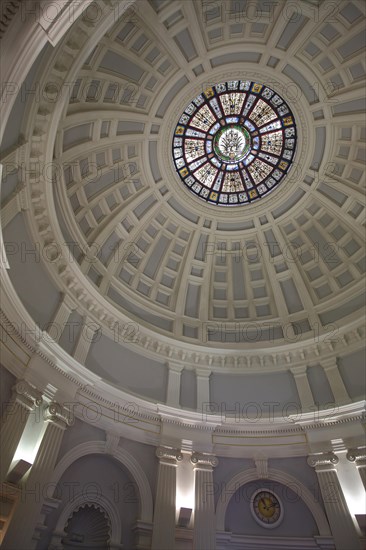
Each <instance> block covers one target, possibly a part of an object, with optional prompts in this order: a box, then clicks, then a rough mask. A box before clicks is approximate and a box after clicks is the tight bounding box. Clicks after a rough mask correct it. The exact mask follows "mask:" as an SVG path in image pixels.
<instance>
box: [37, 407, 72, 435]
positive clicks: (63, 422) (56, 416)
mask: <svg viewBox="0 0 366 550" xmlns="http://www.w3.org/2000/svg"><path fill="white" fill-rule="evenodd" d="M44 419H45V421H46V422H51V423H53V424H54V425H55V426H57V427H58V428H61V429H62V430H65V429H66V428H67V426H71V424H72V419H71V418H70V411H69V410H68V409H65V407H63V406H62V405H60V403H57V402H56V401H53V402H52V403H50V404H49V405H47V407H46V409H45V411H44Z"/></svg>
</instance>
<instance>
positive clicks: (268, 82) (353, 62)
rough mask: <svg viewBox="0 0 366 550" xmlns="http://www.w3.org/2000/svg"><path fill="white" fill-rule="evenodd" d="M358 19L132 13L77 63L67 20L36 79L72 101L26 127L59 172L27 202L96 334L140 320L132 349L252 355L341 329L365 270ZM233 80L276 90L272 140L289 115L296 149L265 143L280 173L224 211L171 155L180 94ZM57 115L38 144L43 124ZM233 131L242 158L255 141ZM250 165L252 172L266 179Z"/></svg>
mask: <svg viewBox="0 0 366 550" xmlns="http://www.w3.org/2000/svg"><path fill="white" fill-rule="evenodd" d="M331 6H333V9H332V10H331V9H330V7H331ZM364 9H365V6H364V4H363V3H362V2H355V1H354V2H341V3H340V4H339V7H338V4H337V5H336V4H334V3H331V4H326V5H325V6H323V7H322V4H320V5H319V6H318V5H317V3H316V2H310V1H309V2H305V1H302V2H297V3H283V2H270V1H264V2H263V1H258V2H250V3H249V2H245V1H241V0H240V1H239V0H235V1H231V2H210V3H206V2H201V1H197V0H195V1H188V0H187V1H184V2H178V1H169V0H163V1H162V0H151V1H149V2H148V1H146V2H137V3H136V4H134V5H132V6H131V8H130V9H129V10H128V11H127V12H125V13H124V14H123V15H122V16H121V17H120V18H118V20H117V21H115V23H114V25H113V26H112V27H111V28H110V30H108V32H107V33H106V34H104V33H103V35H102V34H101V32H99V35H100V36H99V35H98V33H96V38H98V40H97V43H96V44H95V47H94V49H93V50H92V51H90V52H88V57H87V59H85V55H84V58H82V55H83V54H82V53H81V54H80V57H79V58H78V59H77V61H76V62H74V58H75V56H76V53H77V49H78V48H79V49H80V50H81V52H83V50H82V49H81V46H82V45H83V40H84V37H87V36H90V34H91V29H90V25H88V21H87V20H85V19H84V20H80V21H78V22H77V23H76V24H75V25H74V27H73V28H72V29H71V31H70V33H69V35H68V36H67V37H66V39H65V40H64V43H63V44H62V46H61V47H60V48H58V50H57V51H56V52H55V53H54V54H53V55H52V57H50V59H49V61H48V65H47V68H46V70H45V69H44V67H43V68H42V72H43V74H42V75H40V81H41V82H42V83H43V84H42V85H45V84H46V83H48V94H49V97H51V96H52V94H53V93H54V91H53V90H52V82H60V81H62V80H63V79H66V81H68V82H69V83H70V82H72V87H70V94H69V101H65V102H64V103H65V104H64V108H63V113H62V115H61V111H58V113H57V114H55V113H53V112H51V114H50V115H49V116H50V117H51V116H52V117H54V118H53V119H52V117H51V118H49V119H48V120H47V121H46V122H45V116H46V117H47V116H48V113H49V111H48V112H45V113H43V115H42V102H41V104H40V105H38V106H37V109H38V112H37V111H36V108H35V107H34V108H33V113H32V116H31V117H30V119H29V120H30V121H31V122H29V124H33V127H32V128H33V147H34V150H37V152H38V153H39V151H40V150H42V147H43V148H44V151H45V155H46V156H47V154H48V155H50V151H51V147H52V148H53V145H54V162H55V166H57V167H58V166H61V167H62V169H61V170H59V169H57V170H55V175H54V181H53V185H52V186H48V188H47V190H46V193H45V197H42V196H40V197H39V196H38V197H37V188H36V187H34V186H33V188H32V190H31V194H32V195H31V196H32V201H33V205H36V206H35V207H34V209H33V212H32V215H33V220H34V226H33V227H34V228H37V229H36V231H37V232H38V234H39V235H40V238H41V239H43V242H44V243H46V244H47V243H50V242H58V243H61V242H64V243H67V247H68V249H69V251H70V252H69V253H68V254H67V251H66V246H64V247H63V248H62V251H61V252H57V253H56V254H55V256H54V257H52V262H48V265H47V268H48V269H49V271H50V273H51V275H52V277H53V279H54V281H56V282H57V285H58V287H59V288H60V290H62V291H63V292H65V293H66V294H70V295H71V296H72V298H73V299H74V300H75V303H76V304H79V305H80V307H81V308H82V309H84V310H86V311H88V312H89V313H90V315H91V316H92V317H93V316H94V318H95V319H96V320H97V321H98V322H100V323H102V324H103V326H104V325H105V326H107V327H108V329H109V330H112V329H113V327H114V326H116V324H124V325H126V323H129V322H131V323H138V324H139V326H140V327H142V331H143V334H144V338H145V340H143V341H142V345H143V346H145V347H146V346H147V345H148V343H146V342H148V341H151V339H156V340H154V341H156V342H158V343H157V344H156V345H157V346H159V345H163V344H159V342H163V343H164V342H165V343H166V342H169V341H170V340H172V341H173V339H174V342H176V343H177V342H179V341H180V342H181V343H182V344H183V345H185V344H187V345H188V344H194V345H195V346H197V347H198V346H204V347H205V348H212V349H219V348H220V349H224V348H230V349H249V348H250V349H252V348H258V349H262V348H263V347H273V346H281V345H282V346H283V345H288V344H293V345H295V344H296V343H299V342H300V343H303V344H304V343H305V342H310V343H313V342H314V341H315V339H316V338H318V337H319V336H321V335H323V339H324V338H325V339H326V338H329V341H331V335H332V334H334V331H335V330H338V329H339V328H342V327H346V326H351V324H352V323H353V325H354V326H356V325H357V324H358V322H359V320H360V319H361V313H362V312H361V310H360V308H361V306H362V303H363V298H362V294H363V291H364V282H363V273H364V270H365V256H364V248H363V235H364V227H363V222H364V214H365V210H364V204H363V199H362V190H363V186H364V171H363V161H364V157H365V129H364V128H363V127H362V124H361V119H360V113H361V111H362V108H363V103H362V98H363V95H364V88H363V79H364V73H365V64H364V59H363V55H362V47H363V45H362V40H363V34H362V24H363V23H362V21H363V11H364ZM80 45H81V46H80ZM85 51H86V50H85ZM233 81H234V82H243V83H249V84H248V86H253V85H255V83H257V84H258V85H260V86H261V88H260V90H261V91H260V92H259V91H257V92H256V90H253V87H252V88H251V89H248V90H246V91H245V93H246V94H247V96H248V97H249V96H250V94H251V93H252V95H254V94H255V93H257V94H262V95H263V93H267V94H270V95H268V98H269V99H267V100H266V101H268V104H269V105H271V103H270V98H271V97H272V98H273V94H276V97H279V98H280V100H281V101H283V103H282V106H285V110H284V111H283V113H282V114H281V113H279V115H278V116H279V117H280V120H281V121H282V122H280V126H279V127H278V128H275V129H274V130H277V131H278V130H279V129H280V133H281V136H280V139H281V144H282V140H285V139H286V140H290V139H291V136H290V135H288V136H287V134H286V135H285V134H284V135H283V136H282V132H285V127H286V126H285V123H284V122H283V120H284V119H285V118H286V117H288V116H289V114H288V113H286V108H287V107H288V110H289V112H290V114H292V116H293V117H294V120H295V121H296V133H297V136H296V138H297V143H296V152H295V154H294V155H293V156H292V153H293V152H294V150H295V144H294V143H293V144H292V145H291V146H290V145H289V146H288V147H287V149H286V147H285V146H283V147H282V145H281V146H280V149H281V154H282V155H284V154H285V155H286V154H287V155H288V156H289V158H288V160H287V163H288V162H289V160H290V158H292V161H293V164H292V166H290V167H289V169H288V171H287V165H286V166H285V165H282V169H283V171H282V172H281V174H280V176H281V182H280V184H279V185H277V183H278V182H276V180H274V182H275V183H276V185H274V186H273V187H274V188H273V189H270V188H269V187H268V186H267V187H266V188H265V190H266V193H263V196H260V197H258V200H253V201H250V200H248V201H247V203H246V204H239V205H235V204H234V205H231V206H230V208H228V207H226V208H225V207H222V206H220V205H219V204H215V203H214V202H215V201H214V202H213V203H212V204H210V202H209V201H206V200H202V196H200V197H198V196H196V195H195V194H194V193H192V190H191V189H190V188H189V186H188V185H187V182H186V180H185V181H184V182H182V179H181V174H179V173H178V171H177V169H179V167H178V166H177V165H176V164H175V162H174V158H173V152H172V151H173V146H174V140H175V139H176V138H177V132H176V128H177V124H179V123H180V117H181V116H182V114H183V113H184V112H185V110H186V109H187V106H189V105H190V104H192V103H191V102H192V101H193V99H194V98H198V97H205V98H206V99H207V97H208V95H209V94H208V92H207V90H210V89H211V90H212V93H215V94H216V95H217V94H218V93H219V92H220V90H219V88H217V87H216V86H217V85H218V84H220V83H229V82H233ZM215 87H216V88H215ZM244 87H245V84H243V90H244ZM266 90H269V91H268V92H266ZM270 91H273V93H272V94H271V92H270ZM205 94H206V95H205ZM261 97H262V96H261ZM264 99H265V98H262V100H264ZM255 100H256V101H257V102H258V97H256V98H255ZM245 101H247V99H245ZM223 103H224V100H223ZM223 103H222V104H221V108H223ZM272 106H273V105H272ZM286 106H287V107H286ZM46 108H47V109H48V110H50V105H49V102H48V105H47V107H46ZM276 108H277V109H279V107H278V106H277V107H276ZM228 113H229V112H228ZM229 114H230V113H229ZM234 114H235V113H234ZM60 115H61V116H60ZM42 116H43V118H42ZM56 116H57V120H58V126H57V131H56V127H55V128H54V129H53V130H52V129H51V131H50V133H49V134H48V142H46V140H45V139H44V135H43V133H42V128H41V127H42V125H43V126H45V125H47V124H48V121H49V120H53V121H55V120H56V118H55V117H56ZM220 116H222V113H221V114H220V115H219V117H220ZM276 116H277V115H276ZM32 117H33V118H32ZM247 120H248V121H249V125H250V123H252V125H253V124H255V123H256V121H255V117H252V118H250V117H249V116H248V118H247ZM243 121H244V119H243ZM243 121H242V127H243V128H245V125H244V122H243ZM226 123H227V124H233V125H235V124H240V121H239V122H238V121H235V120H232V121H231V120H229V121H226ZM257 124H258V127H260V124H259V123H258V121H257ZM246 128H247V130H248V131H249V132H250V131H252V132H254V133H255V132H256V131H257V128H256V127H254V126H253V129H251V128H250V126H248V125H247V126H246ZM291 128H293V129H295V125H292V126H291ZM238 132H239V130H238ZM240 132H242V130H240ZM52 135H54V138H55V139H54V140H53V137H52ZM242 135H243V136H244V138H243V139H244V141H245V139H247V141H248V143H249V141H250V140H251V141H250V144H251V145H253V150H254V149H255V148H254V141H253V140H254V138H255V136H253V135H251V136H249V133H248V135H247V134H244V133H243V134H242ZM272 137H273V139H274V143H275V141H276V139H279V138H278V136H277V137H276V136H275V135H274V136H272ZM50 138H51V139H50ZM219 138H220V136H219V137H217V140H219ZM267 142H268V139H267ZM175 143H176V144H177V145H176V147H178V148H179V146H180V145H179V144H178V142H175ZM288 143H290V142H288ZM261 144H262V145H261V147H262V150H260V151H259V152H260V154H261V155H264V154H267V155H268V156H270V154H271V153H270V152H268V151H270V146H271V144H270V145H269V146H268V145H267V149H268V151H267V152H266V153H265V151H264V150H263V149H265V148H266V140H265V139H264V138H263V139H262V141H261ZM286 150H287V151H289V150H291V151H292V152H291V154H290V153H286ZM221 152H222V151H221ZM272 152H273V151H272ZM209 153H210V151H208V154H209ZM255 153H257V151H255ZM244 154H245V155H246V154H249V153H248V152H247V151H245V152H244V149H243V155H244ZM273 158H274V157H273ZM281 160H282V162H284V161H285V160H286V158H285V159H283V158H282V159H280V158H279V157H278V155H277V157H276V160H275V161H273V162H276V163H279V162H280V161H281ZM244 161H245V159H244V157H243V158H242V157H240V159H239V161H238V162H242V166H244ZM252 161H253V159H252ZM253 162H259V161H258V159H256V160H254V161H253ZM260 162H261V164H262V166H259V167H258V170H259V172H261V170H262V171H263V168H265V169H267V168H268V172H269V171H272V172H273V166H272V167H271V163H270V161H269V162H268V159H264V160H263V159H262V161H260ZM249 169H250V166H249V167H248V172H249V171H250V170H249ZM243 170H244V168H243ZM253 173H254V169H253ZM256 173H257V172H256ZM195 174H197V172H196V173H195ZM267 176H268V178H269V177H270V174H268V173H267V172H266V173H264V174H263V177H262V176H260V179H258V182H257V183H258V186H259V185H260V183H261V182H262V180H263V181H264V178H267ZM282 176H283V177H282ZM243 178H244V176H242V179H241V180H240V181H241V183H242V182H243V181H244V179H243ZM268 178H267V180H268ZM267 180H266V181H267ZM269 189H270V192H268V193H267V191H268V190H269ZM249 190H250V188H249V189H246V191H248V192H249ZM35 197H36V200H35ZM239 202H240V201H239ZM243 202H245V201H244V199H243ZM37 208H38V209H39V210H38V214H37ZM40 213H41V214H40ZM44 228H47V229H46V230H45V229H44ZM75 259H76V261H75ZM353 325H352V326H353ZM140 343H141V342H140ZM184 343H185V344H184Z"/></svg>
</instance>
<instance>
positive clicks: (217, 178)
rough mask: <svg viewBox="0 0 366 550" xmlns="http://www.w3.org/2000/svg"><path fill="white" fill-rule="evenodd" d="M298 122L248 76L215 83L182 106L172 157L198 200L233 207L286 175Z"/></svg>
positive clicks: (274, 96)
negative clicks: (183, 108)
mask: <svg viewBox="0 0 366 550" xmlns="http://www.w3.org/2000/svg"><path fill="white" fill-rule="evenodd" d="M295 147H296V125H295V119H294V115H293V114H292V112H291V110H290V108H289V106H288V105H287V104H286V103H285V101H284V100H283V99H282V98H281V97H280V96H279V95H278V94H277V93H276V92H274V91H273V90H272V89H271V88H268V87H267V86H265V85H263V84H258V83H257V82H250V81H248V80H234V81H230V82H224V83H221V84H216V85H215V86H212V87H210V88H207V89H206V90H205V91H204V92H202V93H201V94H199V95H198V96H197V97H195V98H194V99H193V101H192V102H191V103H190V104H189V105H188V106H187V107H186V109H185V110H184V113H183V114H182V115H181V117H180V119H179V122H178V124H177V126H176V127H175V131H174V137H173V159H174V164H175V167H176V170H177V172H178V174H179V177H180V179H181V180H182V182H183V183H184V184H185V185H186V186H187V187H189V189H190V190H191V191H192V192H193V193H195V194H196V195H197V196H198V197H200V198H201V199H203V200H205V201H207V202H208V203H211V204H217V205H220V206H237V205H240V204H248V203H250V202H253V201H255V200H257V199H260V198H261V197H263V196H264V195H266V194H267V193H269V192H270V191H272V190H273V189H274V188H275V187H277V186H278V184H279V183H280V182H281V180H282V179H283V178H284V176H285V175H286V174H287V172H288V170H289V168H290V166H291V164H292V161H293V157H294V154H295Z"/></svg>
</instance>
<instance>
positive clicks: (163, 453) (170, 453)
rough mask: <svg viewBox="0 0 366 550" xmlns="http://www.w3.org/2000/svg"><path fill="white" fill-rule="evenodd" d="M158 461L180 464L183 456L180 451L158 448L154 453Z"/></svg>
mask: <svg viewBox="0 0 366 550" xmlns="http://www.w3.org/2000/svg"><path fill="white" fill-rule="evenodd" d="M155 454H156V456H157V457H158V459H159V460H171V461H174V462H180V461H181V460H183V454H182V451H181V450H180V449H172V448H171V447H158V448H157V449H156V451H155Z"/></svg>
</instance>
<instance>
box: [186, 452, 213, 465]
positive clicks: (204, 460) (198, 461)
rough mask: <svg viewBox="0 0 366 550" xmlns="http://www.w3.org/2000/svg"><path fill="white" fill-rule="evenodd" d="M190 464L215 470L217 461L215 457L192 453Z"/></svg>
mask: <svg viewBox="0 0 366 550" xmlns="http://www.w3.org/2000/svg"><path fill="white" fill-rule="evenodd" d="M191 462H192V464H194V465H195V466H209V467H212V468H215V467H216V466H217V465H218V463H219V459H218V458H217V456H215V455H209V454H205V453H196V452H194V453H192V456H191Z"/></svg>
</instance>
